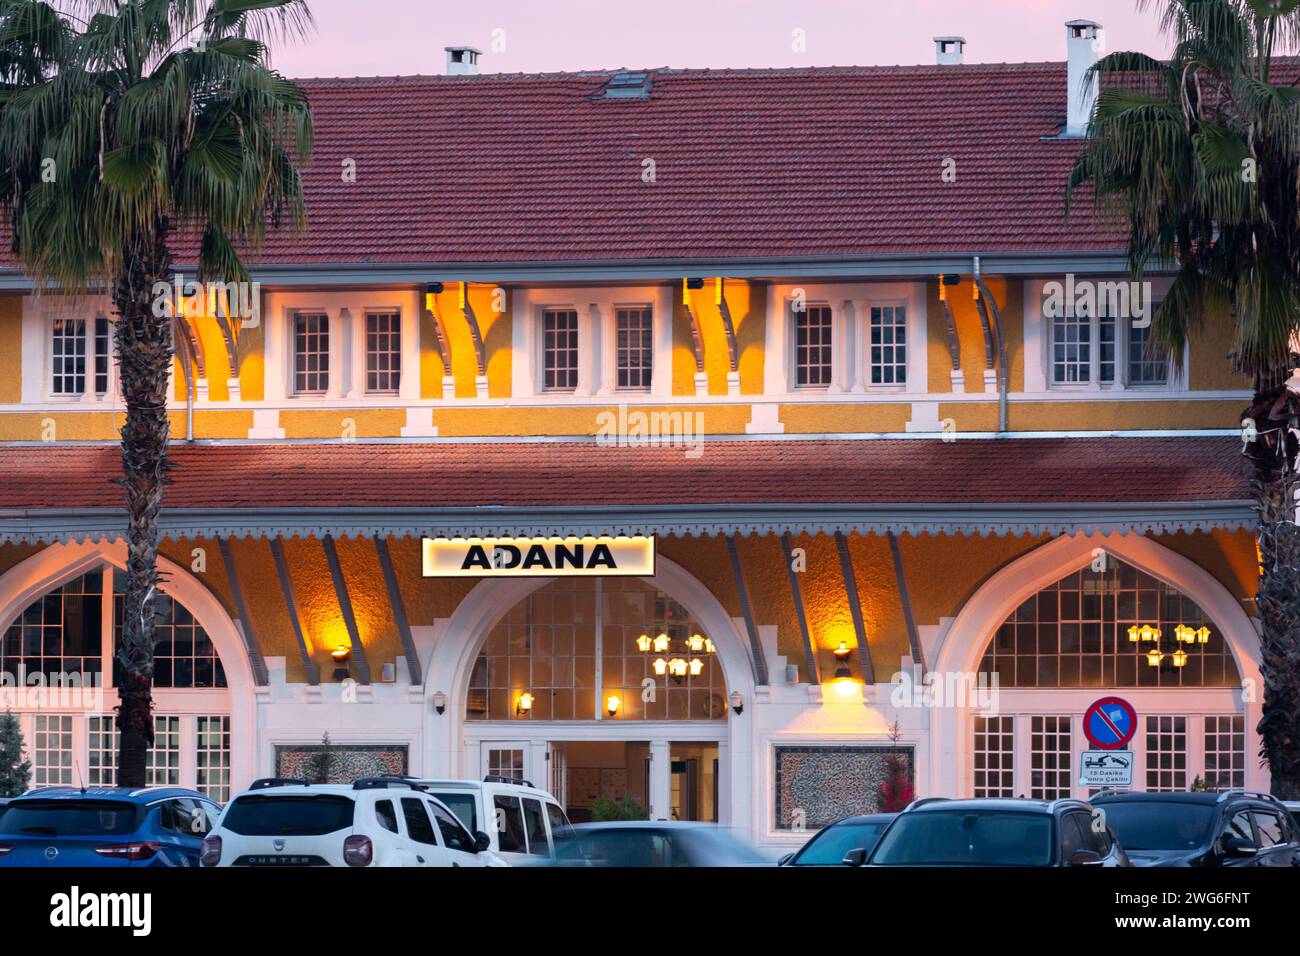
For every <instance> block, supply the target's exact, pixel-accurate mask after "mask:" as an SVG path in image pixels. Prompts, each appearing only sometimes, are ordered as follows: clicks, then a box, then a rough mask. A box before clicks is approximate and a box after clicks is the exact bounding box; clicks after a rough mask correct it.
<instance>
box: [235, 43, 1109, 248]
mask: <svg viewBox="0 0 1300 956" xmlns="http://www.w3.org/2000/svg"><path fill="white" fill-rule="evenodd" d="M609 76H610V74H609V73H600V74H559V75H533V76H528V75H524V76H520V75H513V76H510V75H496V76H494V75H482V76H477V77H405V78H381V79H368V80H367V79H353V80H309V81H305V85H306V88H307V89H308V91H309V94H310V96H311V101H312V107H313V110H314V113H315V117H316V128H317V142H316V151H315V154H314V157H313V161H312V164H311V167H310V169H309V170H308V171H307V174H306V182H307V190H308V195H309V208H310V215H311V225H310V231H309V233H308V234H307V235H306V236H305V237H303V238H301V239H299V240H293V239H288V238H281V239H277V240H275V241H273V242H271V243H270V244H269V245H268V246H267V248H266V249H265V250H264V252H263V253H262V254H261V255H260V256H258V257H257V258H258V259H259V260H260V261H262V262H266V263H287V262H293V263H299V262H304V263H311V262H315V263H341V262H348V263H359V262H442V261H446V262H451V261H498V262H499V261H533V260H600V259H625V258H627V259H630V258H650V259H662V258H676V257H684V258H696V257H737V256H825V255H833V256H867V255H870V256H887V255H897V254H915V253H931V252H971V251H976V252H979V251H1042V250H1089V249H1113V248H1117V247H1121V246H1122V242H1121V241H1120V238H1119V234H1118V233H1116V232H1115V231H1113V230H1108V229H1103V228H1100V227H1098V226H1097V225H1096V224H1095V223H1094V222H1093V220H1092V217H1091V216H1090V215H1089V210H1088V209H1087V208H1083V209H1081V210H1080V212H1079V213H1078V214H1077V216H1076V217H1075V218H1074V221H1073V222H1072V223H1071V224H1070V225H1069V226H1068V227H1067V226H1066V224H1065V221H1064V213H1063V198H1062V197H1063V191H1064V187H1065V181H1066V176H1067V174H1068V172H1069V169H1070V167H1071V165H1072V163H1073V161H1074V158H1075V155H1076V154H1077V152H1078V150H1079V142H1078V141H1077V140H1076V141H1056V142H1052V141H1045V140H1044V139H1043V137H1053V136H1056V135H1057V133H1058V132H1059V129H1060V126H1061V124H1062V123H1063V122H1064V119H1065V110H1066V72H1065V65H1064V64H1059V63H1045V64H1027V65H1013V66H1008V65H972V66H963V67H957V68H953V67H946V68H940V67H934V66H928V67H927V66H922V67H889V68H829V69H805V70H753V71H707V70H681V71H657V72H655V73H654V81H653V87H652V90H651V95H650V98H649V99H648V100H635V99H633V100H613V101H610V100H593V99H592V97H593V95H594V94H596V93H598V92H599V91H600V90H601V89H602V87H603V85H604V84H605V82H606V81H607V80H608V79H609ZM948 158H951V159H953V160H954V161H955V162H956V164H957V180H956V182H954V183H945V182H943V181H942V178H941V173H942V172H943V162H944V160H945V159H948ZM347 159H353V160H355V161H356V164H357V167H356V168H357V178H356V182H355V183H350V184H349V183H345V182H343V180H342V176H341V175H340V173H341V170H342V168H343V163H344V161H345V160H347ZM647 159H651V160H653V161H654V171H655V182H653V183H646V182H644V181H643V179H642V173H643V163H644V162H645V160H647ZM1083 205H1084V206H1085V207H1086V206H1087V203H1086V202H1085V203H1084V204H1083Z"/></svg>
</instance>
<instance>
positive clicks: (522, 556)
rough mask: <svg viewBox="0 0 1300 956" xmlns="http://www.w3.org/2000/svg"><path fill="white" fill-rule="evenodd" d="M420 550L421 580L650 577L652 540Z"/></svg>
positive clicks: (515, 542)
mask: <svg viewBox="0 0 1300 956" xmlns="http://www.w3.org/2000/svg"><path fill="white" fill-rule="evenodd" d="M423 549H424V569H423V570H424V576H425V577H426V578H464V577H488V578H493V577H498V578H510V577H584V576H585V577H601V576H612V575H641V576H644V577H649V576H651V575H653V574H654V573H655V539H654V538H653V537H639V536H638V537H630V538H629V537H622V536H619V537H609V538H596V537H583V538H425V539H424V541H423Z"/></svg>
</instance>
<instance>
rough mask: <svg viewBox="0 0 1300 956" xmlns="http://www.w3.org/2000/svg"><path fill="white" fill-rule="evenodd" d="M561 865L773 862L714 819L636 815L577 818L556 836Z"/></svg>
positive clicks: (683, 864) (756, 864)
mask: <svg viewBox="0 0 1300 956" xmlns="http://www.w3.org/2000/svg"><path fill="white" fill-rule="evenodd" d="M555 863H556V865H557V866H771V865H772V862H771V861H770V860H767V859H764V858H763V857H762V856H760V855H759V853H758V852H757V851H756V850H754V849H753V848H752V847H750V846H749V845H748V844H746V843H744V842H742V841H741V840H739V839H737V838H736V837H734V836H732V835H731V833H730V832H729V831H728V830H726V829H725V828H723V827H719V826H717V825H716V824H711V823H685V822H667V821H663V820H635V821H628V822H621V823H577V824H574V825H573V826H570V827H567V828H565V829H563V830H560V831H559V832H558V833H557V834H556V839H555Z"/></svg>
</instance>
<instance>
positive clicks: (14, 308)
mask: <svg viewBox="0 0 1300 956" xmlns="http://www.w3.org/2000/svg"><path fill="white" fill-rule="evenodd" d="M22 397H23V300H22V299H21V298H19V297H18V296H16V295H6V296H0V403H9V402H20V401H22Z"/></svg>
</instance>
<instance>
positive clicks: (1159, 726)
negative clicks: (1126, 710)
mask: <svg viewBox="0 0 1300 956" xmlns="http://www.w3.org/2000/svg"><path fill="white" fill-rule="evenodd" d="M1188 783H1190V781H1189V780H1188V779H1187V718H1186V717H1170V716H1154V715H1153V716H1148V717H1147V787H1146V788H1147V791H1148V792H1150V793H1156V792H1165V793H1169V792H1176V791H1180V790H1186V789H1187V784H1188Z"/></svg>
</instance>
